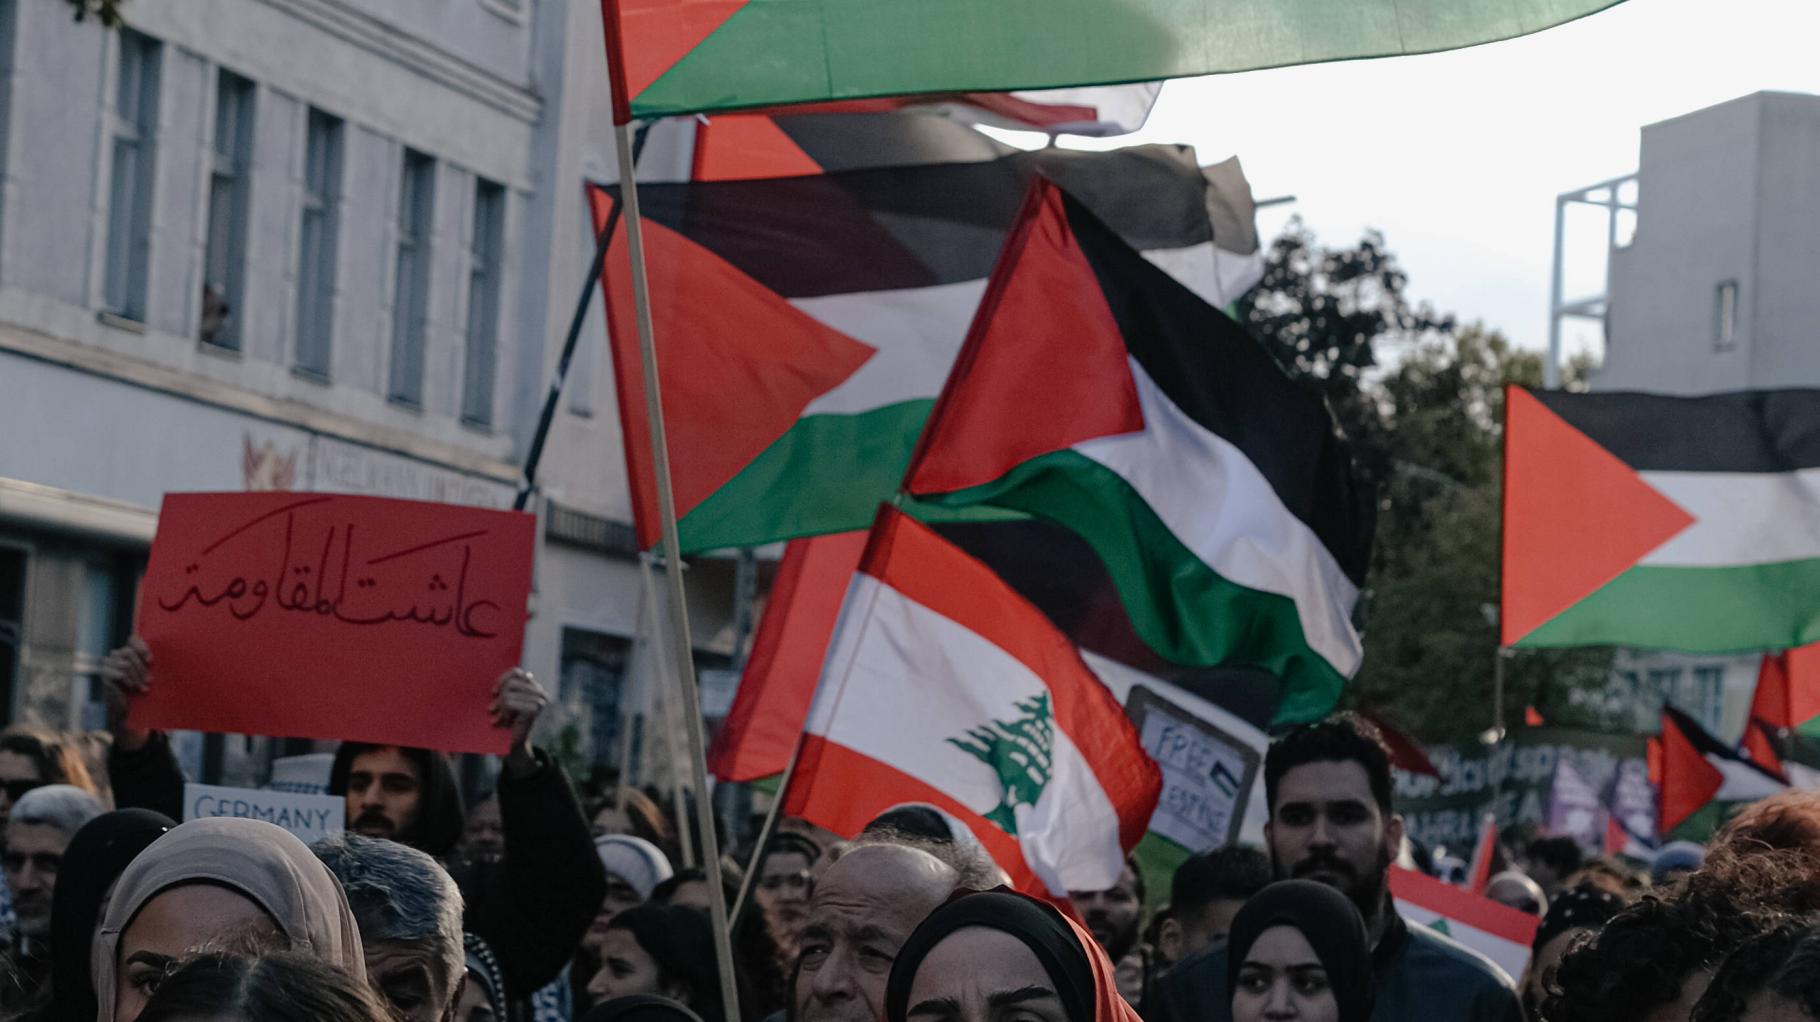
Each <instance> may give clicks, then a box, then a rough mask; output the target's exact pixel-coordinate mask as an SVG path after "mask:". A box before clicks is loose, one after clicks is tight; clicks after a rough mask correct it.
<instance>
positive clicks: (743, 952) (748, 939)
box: [650, 862, 790, 1018]
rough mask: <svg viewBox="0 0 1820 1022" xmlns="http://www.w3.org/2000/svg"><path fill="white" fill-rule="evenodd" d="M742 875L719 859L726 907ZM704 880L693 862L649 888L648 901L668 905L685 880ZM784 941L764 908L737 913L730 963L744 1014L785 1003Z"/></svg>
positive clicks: (767, 1011) (766, 1012)
mask: <svg viewBox="0 0 1820 1022" xmlns="http://www.w3.org/2000/svg"><path fill="white" fill-rule="evenodd" d="M742 875H743V871H742V870H741V869H740V868H739V867H738V866H736V865H734V864H733V863H730V862H723V863H721V867H720V876H721V893H722V894H723V895H724V896H725V897H726V899H727V908H728V911H731V910H732V907H733V902H734V900H735V899H736V898H737V897H738V895H739V885H740V880H741V877H742ZM707 882H708V874H707V871H706V870H704V869H702V868H701V867H699V866H693V867H690V868H689V869H685V870H682V871H681V872H679V873H677V874H675V875H674V876H672V877H670V879H668V880H665V881H664V882H663V883H661V884H658V885H657V886H656V887H654V888H652V889H651V898H650V901H651V902H653V903H656V904H658V905H669V904H670V899H672V898H674V897H676V892H677V891H679V890H681V889H682V887H683V886H684V885H685V884H706V883H707ZM682 907H684V908H688V907H689V906H686V905H685V906H682ZM784 943H785V942H784V941H782V940H780V939H779V938H778V936H777V934H776V933H775V932H773V931H772V929H771V921H770V919H768V918H766V916H765V914H764V913H763V912H754V911H746V912H741V913H740V915H739V922H738V923H736V924H735V925H734V927H733V966H734V969H735V971H736V972H737V974H738V976H739V981H740V989H739V1004H740V1011H741V1012H742V1013H744V1014H745V1015H747V1016H749V1017H752V1018H766V1017H769V1016H770V1015H771V1014H772V1013H773V1012H776V1011H778V1010H780V1009H782V1008H783V1007H784V1006H785V1004H786V1003H787V1001H786V994H785V989H784V974H785V971H786V970H787V969H788V968H789V967H790V959H789V955H787V954H785V953H784ZM717 974H718V973H717ZM717 989H718V986H717Z"/></svg>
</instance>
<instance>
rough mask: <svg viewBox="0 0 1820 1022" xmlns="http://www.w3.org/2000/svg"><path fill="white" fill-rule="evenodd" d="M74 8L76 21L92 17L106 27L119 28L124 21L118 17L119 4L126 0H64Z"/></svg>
mask: <svg viewBox="0 0 1820 1022" xmlns="http://www.w3.org/2000/svg"><path fill="white" fill-rule="evenodd" d="M64 2H65V3H67V4H69V5H70V6H71V7H72V8H74V9H75V14H76V20H77V21H87V20H88V19H90V18H94V19H96V20H97V21H99V22H101V24H103V25H105V26H107V27H108V28H119V27H120V26H121V25H123V24H125V22H124V21H123V20H122V19H121V17H120V5H121V4H124V3H126V0H64Z"/></svg>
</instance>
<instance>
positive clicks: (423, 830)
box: [329, 742, 467, 859]
mask: <svg viewBox="0 0 1820 1022" xmlns="http://www.w3.org/2000/svg"><path fill="white" fill-rule="evenodd" d="M384 748H387V746H384V745H372V744H369V743H366V742H342V743H341V747H340V748H338V749H336V750H335V764H334V766H332V767H331V768H330V769H329V794H331V795H334V796H336V797H337V798H346V797H347V793H348V774H349V773H351V772H352V770H353V767H354V757H355V756H358V755H360V754H361V753H363V752H372V751H374V750H376V749H384ZM396 748H398V751H400V752H402V753H404V757H405V758H406V759H408V760H410V761H411V763H412V765H413V766H415V767H417V774H418V776H419V777H420V778H421V779H422V787H421V788H420V789H419V791H420V793H421V794H420V797H419V799H418V803H417V807H418V808H417V821H416V822H415V823H413V824H411V826H410V828H409V829H407V830H405V831H404V832H403V833H401V834H399V835H397V838H398V841H399V843H400V844H406V845H410V846H411V847H412V848H415V849H417V850H418V851H420V852H427V853H429V855H430V857H431V858H435V859H441V858H443V857H445V856H447V855H448V854H449V853H450V852H452V851H454V850H455V845H456V844H457V843H459V842H460V841H461V834H462V830H463V829H464V828H466V826H467V812H466V810H464V809H463V808H462V805H461V784H460V782H459V781H457V780H456V779H455V767H454V766H453V765H452V764H450V763H449V757H447V756H445V755H443V754H442V753H440V752H433V751H431V750H429V749H409V748H403V747H396ZM353 822H354V821H353V820H349V821H348V823H349V824H350V825H351V824H352V823H353Z"/></svg>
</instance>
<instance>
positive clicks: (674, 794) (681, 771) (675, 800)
mask: <svg viewBox="0 0 1820 1022" xmlns="http://www.w3.org/2000/svg"><path fill="white" fill-rule="evenodd" d="M638 573H639V575H640V576H641V577H642V578H643V579H644V583H643V591H644V596H645V600H646V610H648V611H649V612H650V614H651V619H652V620H653V621H661V619H662V617H663V615H662V614H659V613H658V610H657V583H656V582H654V581H652V578H651V575H652V572H651V555H650V554H648V553H640V554H639V555H638ZM657 631H658V632H663V633H664V634H668V633H667V632H664V628H663V625H661V624H659V625H658V627H657ZM663 645H664V644H663V643H662V642H661V641H660V642H658V643H657V644H656V646H655V647H653V648H651V649H650V650H649V651H648V652H650V653H651V655H652V661H651V662H652V663H653V664H655V665H656V666H655V668H654V669H653V671H652V676H653V677H656V678H657V679H658V682H657V684H656V685H654V686H653V687H652V689H651V692H652V698H653V700H654V701H655V709H653V711H652V714H651V716H652V718H653V719H655V720H657V721H658V722H659V725H658V726H659V728H660V730H662V731H663V735H664V748H665V749H667V750H669V753H670V769H671V770H672V771H673V772H674V773H675V775H676V776H675V777H672V778H671V779H670V804H671V806H672V807H673V808H672V810H671V811H672V813H673V814H674V815H675V817H676V826H677V827H678V828H680V830H681V833H679V834H677V836H676V849H677V851H678V852H679V853H680V854H681V855H682V868H684V869H694V868H695V859H696V856H697V854H698V850H697V848H696V847H695V842H693V841H691V840H690V839H689V796H688V783H687V781H685V780H684V777H685V775H686V774H687V773H688V771H689V761H688V753H687V751H686V750H684V749H679V748H677V745H676V729H677V728H678V727H679V726H682V718H681V715H680V714H672V713H671V712H670V703H671V700H670V699H667V698H665V696H664V687H665V686H666V685H668V684H670V678H671V673H670V671H669V669H668V665H669V661H670V657H669V656H667V655H665V653H664V650H663V648H662V647H663ZM691 660H693V658H691Z"/></svg>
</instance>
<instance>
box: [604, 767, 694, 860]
mask: <svg viewBox="0 0 1820 1022" xmlns="http://www.w3.org/2000/svg"><path fill="white" fill-rule="evenodd" d="M608 809H623V810H625V814H626V819H627V820H629V821H631V824H632V836H633V837H641V838H644V839H645V840H646V841H649V842H651V843H652V844H654V845H656V846H657V847H659V848H662V849H663V850H664V853H665V854H669V853H670V852H672V851H674V849H673V847H672V846H671V842H672V841H673V840H674V839H675V836H676V834H675V832H674V831H673V830H671V829H670V821H669V820H668V819H666V818H665V817H664V813H663V810H662V809H659V808H658V807H657V802H656V800H654V799H653V798H651V796H649V795H647V794H645V793H644V792H642V791H639V790H638V789H637V788H634V787H631V786H630V785H627V786H625V787H620V788H615V789H613V790H612V791H609V792H606V793H605V794H603V795H601V796H600V797H599V798H597V799H593V800H592V801H590V802H589V803H588V825H589V826H590V827H592V826H593V825H594V818H595V817H597V816H599V815H600V814H601V813H603V812H605V811H606V810H608ZM672 858H674V856H672Z"/></svg>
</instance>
